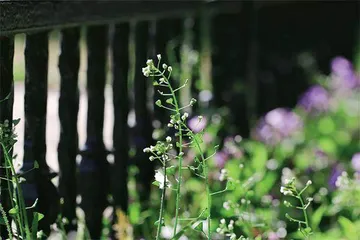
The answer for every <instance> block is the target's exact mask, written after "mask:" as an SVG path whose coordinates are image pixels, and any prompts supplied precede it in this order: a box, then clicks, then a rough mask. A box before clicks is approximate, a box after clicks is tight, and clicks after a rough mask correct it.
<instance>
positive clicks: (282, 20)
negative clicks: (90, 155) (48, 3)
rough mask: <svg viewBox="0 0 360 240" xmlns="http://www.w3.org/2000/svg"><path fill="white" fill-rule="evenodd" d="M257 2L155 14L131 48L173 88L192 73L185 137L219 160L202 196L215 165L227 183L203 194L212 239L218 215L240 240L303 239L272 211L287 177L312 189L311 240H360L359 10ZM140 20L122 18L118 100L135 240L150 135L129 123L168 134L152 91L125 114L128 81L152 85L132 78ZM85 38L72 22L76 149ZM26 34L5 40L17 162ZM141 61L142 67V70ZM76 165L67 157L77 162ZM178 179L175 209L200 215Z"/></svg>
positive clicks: (145, 232) (197, 188) (55, 42)
mask: <svg viewBox="0 0 360 240" xmlns="http://www.w3.org/2000/svg"><path fill="white" fill-rule="evenodd" d="M254 2H255V3H257V2H258V1H254ZM260 5H261V7H259V6H260ZM255 6H257V7H252V8H250V9H251V10H252V12H247V11H244V10H241V11H240V12H237V13H219V14H214V13H212V12H206V11H205V12H202V13H201V14H199V16H184V17H183V18H176V19H175V20H174V19H172V20H171V21H170V20H169V22H168V24H166V23H167V20H166V19H161V22H162V23H163V24H157V25H156V23H157V22H158V21H160V20H158V19H156V18H154V19H151V20H149V21H148V22H149V26H150V27H149V28H150V30H148V32H145V33H146V34H149V35H150V38H149V42H143V43H142V44H144V45H146V46H150V47H149V48H150V50H149V51H148V53H146V54H145V55H147V56H149V57H151V58H154V59H155V60H156V54H157V53H160V54H162V56H163V59H166V60H167V61H168V62H167V64H169V65H171V66H172V67H173V69H174V71H173V81H174V84H178V85H180V84H182V83H184V82H185V79H190V83H189V84H188V85H187V87H186V88H184V89H183V91H182V92H181V94H180V95H179V98H180V101H181V103H182V104H183V105H186V104H187V103H188V102H189V101H190V99H191V98H192V97H195V98H197V99H198V103H197V105H196V107H194V108H192V109H190V110H189V113H190V118H189V127H190V128H192V129H193V131H195V132H196V131H201V130H203V129H205V133H204V135H203V140H204V142H203V145H204V149H205V153H206V155H207V156H210V155H212V154H213V149H214V147H215V145H219V149H218V152H217V153H216V154H214V156H213V157H212V158H211V159H210V160H209V164H210V175H209V176H210V180H211V189H212V191H214V192H215V191H220V190H222V189H223V188H224V186H226V184H224V182H222V181H219V176H221V174H220V172H221V170H222V169H226V170H227V172H228V173H229V176H227V177H229V179H232V180H234V182H236V184H237V185H236V186H237V187H236V189H235V190H234V191H232V192H226V193H225V194H224V195H223V196H222V197H219V198H216V197H214V200H213V209H212V210H213V222H214V226H212V227H213V228H214V229H213V232H214V236H215V238H214V239H224V238H222V237H224V236H223V235H224V234H225V233H229V234H230V233H231V231H230V230H229V229H227V230H224V229H222V230H219V231H218V232H217V233H215V232H216V231H217V226H218V225H219V224H218V223H219V222H220V219H223V218H224V219H226V221H227V222H229V221H230V220H234V221H236V226H235V230H234V232H236V234H238V236H240V235H243V236H247V237H249V238H251V239H255V237H257V236H260V237H262V238H261V239H272V240H277V239H290V238H295V239H298V238H301V235H300V234H299V233H298V232H297V228H298V226H297V224H296V223H294V222H292V221H288V219H287V218H286V217H285V213H288V212H290V213H291V215H292V216H301V215H299V213H298V212H296V210H289V209H288V208H286V207H285V206H284V205H283V204H282V203H283V201H284V199H287V198H286V197H284V196H283V195H282V194H281V193H280V187H281V186H283V185H284V184H285V182H286V180H288V179H291V178H292V177H296V179H297V180H298V181H299V184H298V185H299V186H301V187H303V186H304V184H305V183H306V182H307V181H308V180H311V181H312V186H311V187H309V189H308V192H307V193H306V194H307V195H306V196H307V197H309V199H311V200H309V201H312V203H311V207H310V208H309V212H310V213H311V214H310V213H309V214H310V215H311V217H310V218H311V228H312V229H313V231H315V236H314V239H351V240H352V239H354V240H355V239H359V238H358V237H360V233H359V232H358V229H360V222H359V219H360V199H359V197H358V196H360V189H359V186H360V184H359V180H360V178H359V174H360V74H359V70H360V24H359V23H360V17H359V16H360V13H359V12H360V8H359V4H358V3H357V2H356V1H338V2H322V1H319V2H305V1H299V2H296V1H294V2H291V3H285V2H283V1H279V2H275V1H274V2H273V4H272V3H269V4H267V3H265V4H260V3H258V4H255ZM139 23H143V22H142V21H139V20H138V19H132V20H131V23H130V36H129V45H128V46H127V47H128V51H129V64H130V66H129V77H128V80H129V81H128V82H129V98H128V99H126V100H124V101H126V102H127V103H128V104H129V116H128V127H129V129H130V149H128V150H129V156H130V165H131V166H130V167H129V169H128V171H127V172H128V173H129V182H128V189H129V199H128V200H129V201H128V202H129V203H130V204H129V209H128V215H127V216H128V219H129V222H130V223H131V226H132V230H133V232H134V236H135V239H143V238H142V237H144V238H145V239H152V237H153V236H154V227H153V222H155V221H156V220H157V214H158V205H159V196H158V191H157V190H158V189H157V188H156V187H154V186H153V187H152V188H151V189H152V191H151V193H148V198H149V199H150V200H151V201H150V203H149V205H145V206H146V207H145V208H144V207H143V206H144V205H143V199H142V196H141V194H142V190H143V189H142V188H138V186H137V183H138V182H137V181H138V179H137V177H138V176H139V175H140V176H141V174H139V172H141V171H143V172H144V169H146V168H147V166H148V165H146V166H145V167H144V166H142V163H144V162H146V163H147V161H148V159H147V157H148V156H144V155H141V154H142V153H141V152H142V151H139V150H140V149H141V148H142V145H141V144H142V143H143V142H142V141H143V140H144V138H145V140H146V137H147V136H145V135H146V133H145V130H148V129H146V128H143V130H144V129H145V130H144V132H141V130H140V132H139V131H137V130H136V129H137V127H139V126H140V125H141V122H142V120H148V121H150V122H151V123H150V124H148V125H146V126H148V127H149V128H150V129H151V127H153V128H154V131H152V130H153V129H151V133H150V135H151V137H150V142H147V143H149V144H151V143H152V142H151V141H153V140H158V139H162V138H163V137H165V136H166V134H171V132H170V133H169V131H168V129H167V128H166V127H164V128H162V127H161V126H164V125H161V124H160V122H161V121H160V119H158V118H157V117H158V115H156V111H155V113H154V111H153V107H154V106H153V105H154V104H153V100H154V99H157V97H153V95H152V94H154V92H155V94H156V91H154V90H153V88H152V87H149V88H148V89H146V90H144V91H145V92H146V93H147V97H144V98H142V99H141V101H146V102H147V103H144V104H143V105H141V106H148V112H150V114H149V116H150V117H149V118H148V116H147V115H146V116H145V115H138V116H135V111H134V108H136V106H139V105H136V104H137V103H136V98H135V95H136V94H134V92H135V90H136V86H142V87H143V86H147V85H150V84H147V83H145V84H143V83H144V81H147V79H146V78H145V77H144V78H142V76H141V77H137V78H136V77H135V75H137V76H139V74H140V73H141V68H136V67H135V65H136V56H138V53H137V52H136V49H137V48H136V43H135V41H136V33H139V32H140V31H139V29H138V28H137V26H138V25H137V24H139ZM173 23H175V24H173ZM155 25H156V27H154V26H155ZM111 26H113V25H111ZM153 28H154V29H156V31H154V29H153ZM155 32H156V33H155ZM170 32H171V34H170ZM173 32H175V34H174V33H173ZM86 33H87V27H86V26H82V27H81V39H80V70H79V75H78V77H79V89H80V103H79V114H78V122H77V125H78V129H77V130H78V134H79V148H80V149H82V148H83V147H84V146H85V141H86V138H87V136H86V125H87V110H88V106H87V101H88V95H87V77H88V76H87V66H88V65H87V64H88V62H87V57H88V54H87V43H86ZM140 33H142V34H144V33H143V32H140ZM160 33H161V34H164V35H167V34H168V33H169V35H171V36H172V38H169V39H167V41H166V42H165V43H164V46H162V47H160V48H159V47H154V45H156V36H157V34H160ZM25 39H26V36H25V34H17V35H16V36H15V53H14V81H15V87H14V92H15V94H14V111H13V113H14V119H17V118H20V119H21V121H20V123H19V124H18V126H17V128H16V132H17V134H18V138H17V139H18V141H17V143H16V144H15V149H14V153H15V154H17V158H16V162H17V163H18V167H20V166H21V162H22V159H23V146H24V124H25V121H24V91H25V90H24V79H25V61H24V48H25ZM140 40H141V39H140ZM140 40H138V41H139V42H140ZM60 41H61V30H60V29H54V30H52V31H50V32H49V46H48V47H49V65H48V66H49V67H48V97H47V118H46V148H47V151H46V161H47V163H48V164H49V166H50V167H51V168H52V169H53V170H55V171H56V172H59V164H58V155H57V154H58V150H57V148H58V143H59V134H60V123H59V116H58V107H59V106H58V100H59V94H60V92H59V91H60V90H59V89H60V74H59V69H58V64H59V62H58V59H59V55H60ZM115 44H116V43H115ZM158 49H162V50H163V52H158ZM112 50H113V49H112V48H111V47H109V48H108V54H107V60H108V61H107V63H106V75H107V76H106V78H107V80H106V85H105V108H104V109H105V114H104V143H105V146H106V148H107V149H109V150H110V149H112V148H113V145H114V142H113V126H114V105H113V92H112V80H113V76H112V70H113V68H112V63H113V62H112V60H111V52H112ZM155 52H156V53H155ZM34 61H36V59H34ZM145 65H146V63H145V62H144V63H143V65H142V66H145ZM139 83H140V85H137V84H139ZM100 90H101V89H100ZM100 90H99V91H100ZM140 95H141V94H140ZM138 96H139V95H138ZM140 98H141V96H140ZM140 112H141V111H140ZM197 115H202V116H203V121H202V123H201V124H198V121H197ZM166 121H167V120H166ZM165 126H166V125H165ZM141 127H142V126H140V129H142V128H141ZM139 139H140V140H139ZM145 140H144V141H145ZM196 155H197V153H196V152H195V151H193V150H188V151H186V154H185V157H184V162H185V164H187V165H191V164H194V159H195V157H196ZM83 157H84V155H83ZM80 158H81V157H77V160H78V162H80ZM139 159H140V160H139ZM108 160H109V162H110V163H112V162H113V161H114V159H110V158H108ZM139 162H140V163H139ZM174 164H175V163H174ZM135 165H136V166H135ZM152 166H155V167H157V165H152ZM145 172H146V171H145ZM146 174H147V173H145V175H146ZM151 174H152V172H151ZM152 176H153V174H152V175H151V177H152ZM120 177H121V176H119V178H120ZM140 178H141V177H140ZM183 178H184V188H183V191H184V193H183V197H182V199H183V201H184V204H183V205H182V210H183V211H184V212H183V215H184V216H187V217H192V216H195V215H196V214H197V213H199V212H201V209H204V208H205V207H206V206H204V204H205V203H204V186H203V185H202V181H201V180H200V179H199V178H197V177H196V176H195V175H192V174H191V173H188V172H186V173H184V176H183ZM220 178H221V177H220ZM151 179H153V178H151ZM97 180H98V179H95V181H97ZM56 182H57V178H55V183H56ZM174 182H175V180H174ZM56 184H57V183H56ZM149 185H150V183H149ZM139 189H140V190H139ZM167 197H168V202H167V206H166V210H165V219H166V221H167V225H166V227H164V230H163V233H162V237H163V238H164V239H170V238H171V233H172V231H173V229H172V225H171V224H172V223H171V221H172V219H173V215H172V211H173V209H174V207H175V201H174V198H173V195H172V194H170V193H169V195H168V196H167ZM245 203H246V204H245ZM109 211H110V210H109ZM110 212H111V211H110ZM85 214H86V213H85ZM109 215H110V214H108V215H106V216H107V217H109ZM109 219H110V217H109ZM109 219H108V218H106V217H105V219H103V222H102V224H103V226H102V227H103V229H106V230H104V231H103V233H102V234H103V236H107V234H108V232H109V231H110V230H111V224H112V222H111V219H110V220H109ZM204 224H205V223H204ZM204 228H206V226H205V225H204ZM221 231H223V232H221ZM224 232H225V233H224ZM349 232H350V233H349ZM221 233H223V235H221ZM201 236H203V235H201V234H200V233H199V232H196V231H189V232H186V234H184V236H183V239H201ZM228 236H229V235H228Z"/></svg>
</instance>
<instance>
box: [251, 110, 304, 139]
mask: <svg viewBox="0 0 360 240" xmlns="http://www.w3.org/2000/svg"><path fill="white" fill-rule="evenodd" d="M302 128H303V122H302V119H301V118H300V116H299V115H297V114H296V113H295V112H293V111H291V110H289V109H285V108H276V109H274V110H272V111H270V112H268V113H267V114H266V115H265V116H264V117H263V118H262V119H260V121H259V123H258V124H257V126H256V127H255V132H254V135H255V136H254V137H255V138H256V139H257V140H259V141H261V142H264V143H265V144H267V145H274V144H278V143H280V142H283V141H285V140H288V139H291V138H293V137H295V136H296V135H297V134H298V133H300V132H301V130H302Z"/></svg>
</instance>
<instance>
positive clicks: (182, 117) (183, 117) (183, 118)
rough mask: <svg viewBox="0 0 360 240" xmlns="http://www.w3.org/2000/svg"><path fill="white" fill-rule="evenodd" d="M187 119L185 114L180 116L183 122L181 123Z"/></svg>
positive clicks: (187, 115)
mask: <svg viewBox="0 0 360 240" xmlns="http://www.w3.org/2000/svg"><path fill="white" fill-rule="evenodd" d="M188 117H189V114H188V113H187V112H186V113H184V114H183V115H182V116H181V119H182V120H183V121H185V119H187V118H188Z"/></svg>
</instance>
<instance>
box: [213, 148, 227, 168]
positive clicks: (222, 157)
mask: <svg viewBox="0 0 360 240" xmlns="http://www.w3.org/2000/svg"><path fill="white" fill-rule="evenodd" d="M228 159H229V155H228V154H227V153H225V152H223V151H220V152H217V153H215V155H214V161H215V164H216V166H217V167H218V168H223V167H224V165H225V163H226V161H227V160H228Z"/></svg>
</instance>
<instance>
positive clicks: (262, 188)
mask: <svg viewBox="0 0 360 240" xmlns="http://www.w3.org/2000/svg"><path fill="white" fill-rule="evenodd" d="M276 180H277V175H276V174H275V173H273V172H268V173H267V174H266V175H265V177H264V178H263V179H262V180H261V181H259V182H258V183H257V184H256V185H255V194H256V196H257V197H262V196H264V195H266V194H267V193H269V192H270V191H271V189H273V187H274V184H275V183H276Z"/></svg>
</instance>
